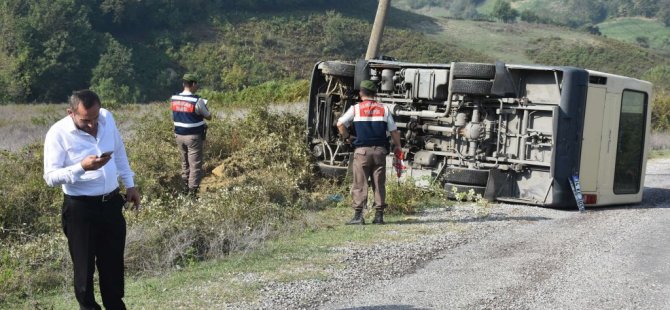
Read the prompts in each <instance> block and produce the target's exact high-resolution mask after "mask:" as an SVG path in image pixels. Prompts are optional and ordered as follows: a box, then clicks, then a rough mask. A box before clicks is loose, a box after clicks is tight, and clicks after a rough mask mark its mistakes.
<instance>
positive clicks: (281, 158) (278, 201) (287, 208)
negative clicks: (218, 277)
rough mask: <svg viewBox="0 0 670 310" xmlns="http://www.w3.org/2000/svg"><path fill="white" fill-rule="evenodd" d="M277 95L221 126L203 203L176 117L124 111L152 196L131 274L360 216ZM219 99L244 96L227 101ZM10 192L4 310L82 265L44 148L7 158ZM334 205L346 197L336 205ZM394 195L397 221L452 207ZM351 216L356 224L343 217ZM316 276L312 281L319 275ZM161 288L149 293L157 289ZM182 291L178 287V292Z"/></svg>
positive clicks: (55, 287) (1, 208)
mask: <svg viewBox="0 0 670 310" xmlns="http://www.w3.org/2000/svg"><path fill="white" fill-rule="evenodd" d="M264 85H265V86H263V85H262V86H260V87H267V88H269V89H279V90H281V89H285V90H286V91H285V93H287V94H291V93H297V92H303V94H304V93H306V90H304V89H302V88H301V87H304V86H305V82H304V81H303V82H298V83H297V84H293V83H288V82H287V83H275V84H271V85H266V84H264ZM260 93H261V94H262V92H260ZM280 93H281V92H280ZM266 94H267V95H268V96H269V97H253V98H251V99H253V100H258V102H249V101H247V102H244V101H242V99H240V101H239V102H237V103H236V104H240V105H242V104H245V103H246V104H247V105H248V106H251V107H252V108H251V109H250V110H251V111H249V113H248V115H247V116H245V117H243V118H233V117H232V116H231V117H228V118H224V119H215V120H213V121H212V122H210V127H209V132H208V143H207V148H206V158H207V160H206V167H205V169H206V170H207V171H208V175H209V176H208V178H207V179H206V180H205V181H203V184H202V188H203V192H202V193H201V198H200V199H199V200H198V201H197V202H193V201H192V200H190V199H187V198H186V197H184V196H182V195H181V194H180V182H179V179H180V177H179V171H180V169H179V161H178V154H177V149H176V148H175V147H174V137H173V134H172V125H171V118H170V115H169V111H168V109H167V108H166V107H165V106H164V105H163V104H162V103H157V104H153V105H151V106H149V107H145V108H148V109H149V110H152V111H154V112H153V113H141V112H139V109H136V107H137V106H135V105H124V106H122V108H123V110H124V111H126V110H127V111H126V112H128V113H126V112H124V113H118V114H119V115H126V116H120V117H118V119H119V122H120V123H123V124H125V126H128V125H129V124H131V126H132V127H131V128H130V130H132V132H134V133H133V134H131V138H129V139H126V146H127V148H128V153H129V156H130V162H131V166H132V168H133V170H134V171H135V173H136V176H137V177H136V183H137V186H138V187H139V188H140V189H141V193H142V195H143V209H142V210H140V211H139V212H135V211H131V210H127V211H126V217H127V221H128V234H127V249H126V266H127V270H128V271H129V275H131V276H134V277H140V278H144V277H147V276H151V275H156V274H163V273H167V274H171V272H172V271H174V270H179V269H183V268H187V267H197V266H199V265H200V262H202V261H209V260H217V259H227V258H228V257H229V255H239V253H242V252H247V251H253V250H255V249H259V248H263V247H262V246H263V244H265V243H266V242H267V241H269V240H275V239H276V238H278V237H279V236H284V235H286V234H293V233H299V232H300V231H302V230H304V228H305V227H306V226H305V225H307V224H305V222H304V219H305V218H308V217H310V215H309V214H311V213H313V212H326V213H328V212H335V213H337V214H339V216H340V217H339V218H337V219H333V218H331V220H332V221H330V222H329V223H325V222H319V223H318V225H316V224H314V225H315V226H307V227H313V229H316V230H321V229H325V227H326V226H332V225H333V223H337V222H341V221H344V219H345V218H347V217H348V216H349V212H350V209H349V207H348V206H349V204H350V198H348V196H349V194H348V191H347V187H346V186H347V184H340V183H337V182H334V181H331V180H325V179H321V178H319V177H318V176H317V175H316V174H315V171H314V168H313V166H312V164H311V162H310V156H309V155H308V153H307V149H306V148H305V145H304V119H303V117H302V116H301V115H289V114H281V115H273V114H270V113H269V112H268V111H267V105H263V104H260V102H270V101H272V100H275V99H276V97H273V96H274V92H266ZM220 95H221V96H222V97H223V98H234V96H233V95H231V94H227V93H221V94H220ZM257 96H258V95H257ZM239 98H241V97H239ZM287 98H288V97H287ZM228 102H230V101H228V100H227V99H226V100H224V101H223V102H219V101H217V100H213V101H212V103H211V105H212V108H213V110H214V111H222V110H224V109H226V108H227V107H228ZM233 102H234V101H233ZM46 110H50V109H46ZM51 113H53V111H52V112H51ZM26 117H33V118H37V119H39V118H40V116H39V115H33V116H26ZM156 154H162V155H161V156H156ZM215 168H216V169H215ZM17 175H21V176H22V181H21V182H16V176H17ZM0 193H1V194H2V196H3V198H6V199H2V200H0V224H1V225H0V226H1V227H2V228H1V229H0V244H1V245H2V246H1V247H0V280H2V281H0V304H5V305H8V306H9V307H10V308H13V306H12V305H18V304H21V303H23V302H29V303H31V302H33V301H35V300H36V299H39V298H41V297H40V296H47V295H50V294H57V292H59V291H62V290H63V288H64V287H68V288H69V287H70V285H71V284H70V283H71V276H72V275H71V267H70V265H69V264H70V262H69V255H68V253H67V245H66V244H67V243H66V241H65V239H64V236H63V234H62V232H61V229H60V218H59V217H60V212H59V210H60V205H61V204H62V194H61V192H60V189H59V188H48V187H46V185H45V184H44V180H43V179H42V149H41V146H40V145H32V146H30V147H27V148H25V149H23V150H21V151H19V152H13V153H12V152H3V153H1V154H0ZM333 195H336V196H338V197H347V198H345V199H339V198H338V199H333V198H331V197H333ZM388 195H389V204H390V208H389V209H388V211H389V212H390V213H391V214H396V215H397V214H412V213H414V212H416V211H417V210H420V209H422V208H426V207H430V206H434V205H440V206H444V205H445V204H446V203H447V202H446V199H445V198H444V197H443V196H441V195H440V194H439V193H432V192H426V191H424V190H421V189H419V188H416V187H414V186H413V185H410V184H406V185H400V186H399V185H397V184H393V185H391V186H389V189H388ZM340 200H341V201H340ZM337 201H339V202H337ZM333 208H335V209H333ZM331 209H332V210H331ZM329 210H331V211H329ZM343 212H344V213H346V214H347V215H346V216H342V213H343ZM309 225H313V224H309ZM304 247H307V246H304ZM304 247H301V248H300V251H304ZM263 249H264V248H263ZM270 249H271V247H270ZM266 250H267V249H264V250H263V251H266ZM326 250H327V249H325V248H324V249H323V251H326ZM292 251H293V250H292ZM236 253H237V254H236ZM263 253H265V252H260V253H259V254H258V255H261V256H262V255H263ZM292 253H294V254H290V255H298V254H299V253H300V252H296V251H293V252H292ZM286 255H289V254H286ZM301 255H302V254H301ZM233 257H238V258H239V257H240V256H233ZM258 259H259V260H263V258H258ZM267 259H269V258H267ZM238 263H239V261H238ZM231 264H234V263H232V262H231ZM277 266H279V265H277ZM198 268H199V267H198ZM226 268H227V267H226ZM254 268H256V267H254ZM314 274H315V273H314V272H306V275H309V276H313V275H314ZM182 276H183V275H180V274H179V273H178V272H177V273H176V274H174V277H175V278H176V279H177V278H178V279H183V278H182ZM296 276H298V277H299V276H301V275H300V274H298V275H296ZM203 278H204V276H200V277H199V278H198V279H203ZM286 279H288V278H286ZM286 279H285V280H286ZM152 281H154V282H152ZM155 281H156V280H146V281H144V280H140V281H139V282H138V283H144V284H141V285H149V286H150V283H155ZM203 281H204V280H203ZM177 283H178V280H174V282H173V284H172V285H175V286H176V285H177ZM224 283H225V281H224ZM137 285H140V284H137ZM249 289H253V288H249ZM231 290H232V292H231V293H229V295H227V296H238V295H237V294H238V292H239V291H237V289H235V288H231ZM244 290H246V289H244ZM66 291H68V292H69V290H66ZM140 291H143V290H141V289H140ZM129 293H130V291H129ZM132 294H134V293H132ZM244 294H251V293H244ZM224 295H225V294H224ZM252 295H253V294H252ZM131 296H132V295H131ZM231 298H232V297H231ZM62 302H63V301H62V300H60V301H57V302H53V303H52V301H49V302H48V303H47V304H42V303H40V304H39V306H40V307H47V308H48V307H51V306H53V305H59V306H58V307H61V306H62V307H65V308H67V307H70V306H69V305H62V304H61V303H62ZM68 302H71V300H68ZM154 302H157V301H154ZM175 302H176V301H175Z"/></svg>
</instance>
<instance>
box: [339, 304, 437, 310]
mask: <svg viewBox="0 0 670 310" xmlns="http://www.w3.org/2000/svg"><path fill="white" fill-rule="evenodd" d="M428 309H429V308H417V307H414V306H410V305H382V306H365V307H354V308H341V309H340V310H428Z"/></svg>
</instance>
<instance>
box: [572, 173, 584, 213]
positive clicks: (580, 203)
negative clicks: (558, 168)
mask: <svg viewBox="0 0 670 310" xmlns="http://www.w3.org/2000/svg"><path fill="white" fill-rule="evenodd" d="M568 181H570V188H572V194H573V195H574V196H575V201H577V208H579V212H586V208H585V207H584V196H582V188H581V186H580V185H579V177H578V176H576V175H573V176H571V177H569V178H568Z"/></svg>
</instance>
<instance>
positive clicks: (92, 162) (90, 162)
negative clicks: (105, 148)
mask: <svg viewBox="0 0 670 310" xmlns="http://www.w3.org/2000/svg"><path fill="white" fill-rule="evenodd" d="M110 159H112V157H111V156H105V157H98V156H95V155H88V156H86V158H84V159H83V160H82V161H81V167H82V168H84V170H85V171H90V170H98V169H100V168H102V166H104V165H106V164H107V162H109V160H110Z"/></svg>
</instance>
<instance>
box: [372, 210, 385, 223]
mask: <svg viewBox="0 0 670 310" xmlns="http://www.w3.org/2000/svg"><path fill="white" fill-rule="evenodd" d="M372 224H384V210H377V211H375V219H374V220H372Z"/></svg>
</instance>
